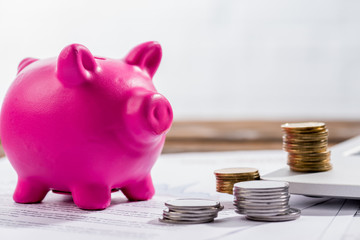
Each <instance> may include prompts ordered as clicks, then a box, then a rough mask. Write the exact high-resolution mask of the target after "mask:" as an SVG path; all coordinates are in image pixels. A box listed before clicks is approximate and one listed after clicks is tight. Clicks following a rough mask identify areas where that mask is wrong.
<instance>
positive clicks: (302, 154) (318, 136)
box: [281, 122, 332, 172]
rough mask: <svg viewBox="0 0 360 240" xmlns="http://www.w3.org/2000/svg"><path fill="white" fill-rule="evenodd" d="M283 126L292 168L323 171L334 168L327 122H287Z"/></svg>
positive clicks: (284, 144) (285, 144)
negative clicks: (329, 146) (331, 160)
mask: <svg viewBox="0 0 360 240" xmlns="http://www.w3.org/2000/svg"><path fill="white" fill-rule="evenodd" d="M281 128H282V130H283V132H284V136H283V149H284V150H285V151H287V152H288V165H289V166H290V169H291V170H293V171H297V172H322V171H328V170H330V169H331V168H332V167H331V163H330V151H329V150H328V130H327V128H326V126H325V123H321V122H304V123H285V124H283V125H281Z"/></svg>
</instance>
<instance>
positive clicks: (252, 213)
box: [235, 207, 290, 216]
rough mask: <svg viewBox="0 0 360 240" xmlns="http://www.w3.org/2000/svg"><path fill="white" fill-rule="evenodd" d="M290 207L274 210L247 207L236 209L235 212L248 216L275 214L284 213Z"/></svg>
mask: <svg viewBox="0 0 360 240" xmlns="http://www.w3.org/2000/svg"><path fill="white" fill-rule="evenodd" d="M289 209H290V207H287V208H284V209H281V210H279V209H276V210H249V209H236V210H235V212H236V213H239V214H245V215H250V216H275V215H279V214H286V213H287V212H288V211H289Z"/></svg>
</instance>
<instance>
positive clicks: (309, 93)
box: [0, 0, 360, 121]
mask: <svg viewBox="0 0 360 240" xmlns="http://www.w3.org/2000/svg"><path fill="white" fill-rule="evenodd" d="M359 12H360V1H348V0H322V1H319V0H297V1H296V0H294V1H288V0H271V1H268V0H248V1H245V0H227V1H223V0H196V1H193V0H181V1H169V0H168V1H166V0H161V1H145V0H144V1H138V0H135V1H129V0H127V1H119V0H111V1H110V0H104V1H90V0H82V1H77V0H62V1H46V0H33V1H26V0H7V1H6V0H0V99H1V100H0V101H1V102H2V99H3V97H4V96H5V92H6V89H7V88H8V86H9V85H10V83H11V82H12V80H13V79H14V77H15V75H16V69H17V65H18V63H19V62H20V61H21V60H22V59H23V58H25V57H36V58H47V57H53V56H57V55H58V54H59V52H60V51H61V49H62V48H63V47H64V46H66V45H68V44H70V43H75V42H76V43H81V44H84V45H85V46H87V47H88V48H89V49H90V50H91V51H92V53H93V54H95V55H100V56H106V57H112V58H122V57H124V56H125V55H126V53H127V52H128V51H129V50H130V49H131V48H132V47H134V46H135V45H137V44H139V43H141V42H145V41H149V40H156V41H158V42H160V43H161V45H162V47H163V60H162V63H161V65H160V68H159V70H158V72H157V74H156V75H155V77H154V81H155V85H156V87H157V89H158V90H159V92H161V93H162V94H163V95H165V96H166V97H167V98H168V99H169V101H170V102H171V103H172V106H173V108H174V114H175V119H176V120H184V119H201V120H204V119H217V120H223V119H231V120H234V119H238V120H242V119H276V120H284V121H285V120H291V119H304V120H305V119H306V120H312V119H329V120H330V119H331V120H333V119H345V120H346V119H348V120H359V119H360V108H359V107H358V103H359V102H360V94H359V90H360V14H359ZM1 102H0V103H1Z"/></svg>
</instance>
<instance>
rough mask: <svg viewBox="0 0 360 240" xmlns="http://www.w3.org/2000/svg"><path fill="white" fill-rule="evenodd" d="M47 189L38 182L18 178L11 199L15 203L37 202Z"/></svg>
mask: <svg viewBox="0 0 360 240" xmlns="http://www.w3.org/2000/svg"><path fill="white" fill-rule="evenodd" d="M48 191H49V188H48V187H47V186H45V185H44V184H42V183H40V182H37V181H33V180H29V179H21V178H19V179H18V182H17V185H16V189H15V192H14V195H13V199H14V201H15V202H17V203H37V202H41V201H42V200H43V199H44V198H45V196H46V194H47V192H48Z"/></svg>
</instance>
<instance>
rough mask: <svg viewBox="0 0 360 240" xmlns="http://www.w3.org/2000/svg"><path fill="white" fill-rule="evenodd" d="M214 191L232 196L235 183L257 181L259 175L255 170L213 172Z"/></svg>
mask: <svg viewBox="0 0 360 240" xmlns="http://www.w3.org/2000/svg"><path fill="white" fill-rule="evenodd" d="M214 174H215V177H216V191H217V192H221V193H229V194H233V187H234V184H235V183H237V182H243V181H251V180H259V179H260V174H259V171H258V170H257V169H256V168H245V167H243V168H222V169H218V170H215V171H214Z"/></svg>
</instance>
